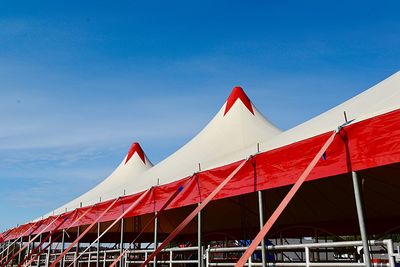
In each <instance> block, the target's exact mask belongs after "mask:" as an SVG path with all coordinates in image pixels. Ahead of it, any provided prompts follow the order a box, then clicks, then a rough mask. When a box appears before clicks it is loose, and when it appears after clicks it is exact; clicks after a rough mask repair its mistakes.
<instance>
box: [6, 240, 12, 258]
mask: <svg viewBox="0 0 400 267" xmlns="http://www.w3.org/2000/svg"><path fill="white" fill-rule="evenodd" d="M10 243H11V240H10V241H8V244H7V253H6V259H5V260H6V261H7V260H8V257H9V256H10V255H9V254H10Z"/></svg>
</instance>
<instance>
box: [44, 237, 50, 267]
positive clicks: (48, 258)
mask: <svg viewBox="0 0 400 267" xmlns="http://www.w3.org/2000/svg"><path fill="white" fill-rule="evenodd" d="M49 244H50V245H49V248H48V249H47V255H46V265H45V266H46V267H48V266H49V263H50V255H51V245H52V244H51V236H50V238H49Z"/></svg>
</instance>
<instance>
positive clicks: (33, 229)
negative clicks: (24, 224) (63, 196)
mask: <svg viewBox="0 0 400 267" xmlns="http://www.w3.org/2000/svg"><path fill="white" fill-rule="evenodd" d="M40 225H42V222H41V221H38V222H36V223H35V224H33V225H32V226H31V227H29V228H28V229H27V230H26V231H25V232H23V233H22V234H21V235H20V236H19V237H18V238H16V239H15V240H14V242H12V243H11V244H10V245H8V246H6V248H5V249H4V250H3V251H2V252H1V253H4V252H5V251H6V250H7V249H8V248H10V247H11V246H12V245H14V244H15V243H16V242H17V240H18V239H19V238H21V237H23V236H25V234H26V233H28V232H29V231H30V230H31V232H30V233H29V235H31V234H32V233H33V232H35V231H36V230H37V229H38V228H39V227H40ZM10 232H11V231H10ZM4 259H5V258H2V259H1V262H3V260H4Z"/></svg>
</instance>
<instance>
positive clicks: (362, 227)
mask: <svg viewBox="0 0 400 267" xmlns="http://www.w3.org/2000/svg"><path fill="white" fill-rule="evenodd" d="M351 176H352V178H353V189H354V198H355V201H356V208H357V217H358V224H359V227H360V234H361V240H362V244H363V249H364V261H365V266H366V267H371V255H370V253H369V247H368V237H367V231H366V229H365V222H364V211H363V206H362V197H361V193H360V187H359V183H358V175H357V173H356V172H354V171H353V172H351Z"/></svg>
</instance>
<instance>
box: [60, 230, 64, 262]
mask: <svg viewBox="0 0 400 267" xmlns="http://www.w3.org/2000/svg"><path fill="white" fill-rule="evenodd" d="M64 244H65V230H64V229H63V230H62V236H61V251H60V252H61V253H62V252H63V251H64ZM60 266H61V267H64V257H63V258H62V259H61V261H60Z"/></svg>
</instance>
